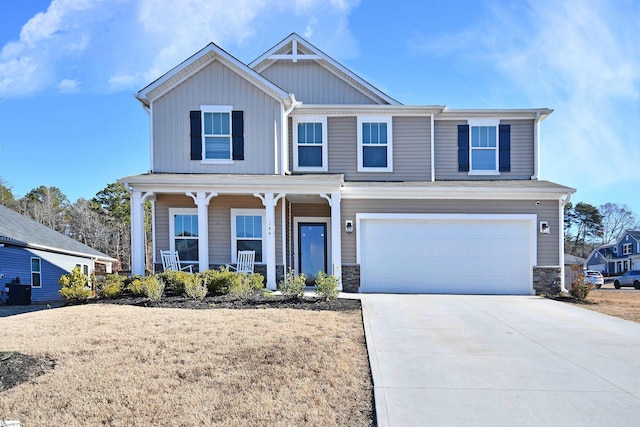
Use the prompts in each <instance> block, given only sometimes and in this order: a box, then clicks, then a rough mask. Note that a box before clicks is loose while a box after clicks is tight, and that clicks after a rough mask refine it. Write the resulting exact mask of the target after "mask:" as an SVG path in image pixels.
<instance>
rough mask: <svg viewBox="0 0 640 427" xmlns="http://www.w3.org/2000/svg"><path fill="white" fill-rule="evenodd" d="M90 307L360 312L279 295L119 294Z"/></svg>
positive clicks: (351, 304)
mask: <svg viewBox="0 0 640 427" xmlns="http://www.w3.org/2000/svg"><path fill="white" fill-rule="evenodd" d="M88 303H93V304H124V305H135V306H138V307H162V308H187V309H195V310H205V309H216V308H232V309H266V308H293V309H296V310H330V311H353V310H360V307H361V306H360V300H355V299H335V300H331V301H327V300H324V299H320V298H315V297H304V298H295V297H284V296H282V295H271V296H264V295H260V294H257V295H252V296H250V297H248V298H241V297H238V296H234V295H228V294H227V295H217V296H207V297H205V298H204V299H203V300H202V301H198V300H194V299H192V298H188V297H186V296H183V295H175V294H171V293H168V292H165V296H163V297H162V299H161V300H160V301H159V302H152V301H149V299H148V298H146V297H140V296H135V295H131V294H126V293H125V294H122V295H120V296H118V297H116V298H97V299H92V300H89V301H88Z"/></svg>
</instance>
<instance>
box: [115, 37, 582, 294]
mask: <svg viewBox="0 0 640 427" xmlns="http://www.w3.org/2000/svg"><path fill="white" fill-rule="evenodd" d="M137 98H138V99H139V100H140V102H141V103H142V104H143V106H144V107H145V108H146V109H147V110H148V112H149V117H150V124H151V130H150V133H151V171H149V173H146V174H142V175H136V176H130V177H126V178H122V179H120V180H119V181H120V182H122V183H123V184H125V185H126V187H127V188H128V189H129V190H130V191H131V196H132V197H131V203H132V240H133V242H132V247H133V260H132V261H133V272H134V273H143V272H144V265H145V262H144V261H145V260H144V251H143V242H144V241H143V239H144V233H143V219H142V203H143V202H144V201H145V200H147V199H150V200H152V201H153V212H154V217H153V233H154V238H153V244H154V263H156V262H158V260H159V251H160V250H166V249H175V250H178V252H179V253H180V257H181V259H182V260H183V261H186V262H189V263H192V264H195V265H196V266H198V268H199V269H200V270H204V269H207V268H215V267H217V266H219V265H222V264H226V263H233V262H234V261H235V260H236V255H237V251H239V250H241V249H252V250H255V251H256V261H257V263H258V265H259V271H261V272H263V273H264V274H265V276H266V283H267V287H268V288H270V289H275V288H276V285H277V281H278V280H279V279H280V278H281V277H282V275H283V272H284V271H288V270H289V269H293V270H295V271H296V272H302V273H305V274H306V275H307V276H310V277H313V276H315V274H316V273H317V272H318V271H320V270H322V271H326V272H328V273H333V274H335V275H337V276H339V277H340V278H341V280H342V285H341V286H343V289H344V290H347V291H352V292H358V291H360V292H435V293H438V292H440V293H480V294H482V293H491V294H532V293H534V292H536V291H543V290H544V291H550V290H559V288H560V286H561V284H562V277H563V273H562V268H563V259H562V258H563V236H562V230H563V203H565V202H566V201H568V199H569V198H570V196H571V194H572V193H573V192H574V191H575V190H573V189H571V188H568V187H564V186H561V185H558V184H554V183H551V182H548V181H543V180H540V179H539V177H538V175H539V168H540V165H539V146H540V132H539V129H540V123H541V122H542V121H543V120H544V119H545V118H546V117H547V116H548V115H549V114H551V112H552V110H550V109H547V108H533V109H509V110H498V109H496V110H493V109H491V110H486V109H485V110H454V109H449V108H447V107H446V106H442V105H426V106H421V105H402V104H400V103H399V102H398V101H396V100H395V99H393V98H391V97H390V96H388V95H387V94H385V93H383V92H382V91H380V90H379V89H377V88H376V87H374V86H372V85H371V84H369V83H368V82H366V81H365V80H363V79H362V78H360V77H359V76H357V75H356V74H355V73H353V72H352V71H350V70H349V69H347V68H345V67H344V66H343V65H341V64H340V63H338V62H336V61H335V60H334V59H332V58H330V57H329V56H328V55H326V54H325V53H323V52H322V51H321V50H319V49H318V48H316V47H315V46H313V45H312V44H311V43H309V42H308V41H307V40H305V39H303V38H302V37H300V36H298V35H297V34H291V35H290V36H289V37H287V38H286V39H284V40H282V41H281V42H280V43H278V44H277V45H275V46H274V47H273V48H271V49H270V50H269V51H267V52H265V53H264V54H263V55H262V56H260V57H259V58H257V59H256V60H255V61H253V62H251V63H250V64H244V63H242V62H240V61H239V60H237V59H236V58H234V57H233V56H232V55H230V54H229V53H227V52H225V51H224V50H223V49H221V48H220V47H218V46H216V45H215V44H209V45H208V46H206V47H205V48H204V49H202V50H200V51H199V52H197V53H196V54H195V55H193V56H191V57H190V58H188V59H186V60H185V61H184V62H183V63H181V64H179V65H178V66H176V67H175V68H173V69H172V70H170V71H169V72H167V73H166V74H165V75H163V76H162V77H160V78H159V79H158V80H156V81H154V82H153V83H151V84H150V85H148V86H147V87H145V88H144V89H142V90H140V92H138V94H137Z"/></svg>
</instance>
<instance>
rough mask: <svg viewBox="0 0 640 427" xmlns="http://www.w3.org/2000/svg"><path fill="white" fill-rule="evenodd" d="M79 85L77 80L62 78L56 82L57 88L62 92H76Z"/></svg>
mask: <svg viewBox="0 0 640 427" xmlns="http://www.w3.org/2000/svg"><path fill="white" fill-rule="evenodd" d="M79 87H80V82H78V81H77V80H71V79H63V80H61V81H60V83H58V89H59V90H60V92H62V93H71V92H76V91H77V90H78V88H79Z"/></svg>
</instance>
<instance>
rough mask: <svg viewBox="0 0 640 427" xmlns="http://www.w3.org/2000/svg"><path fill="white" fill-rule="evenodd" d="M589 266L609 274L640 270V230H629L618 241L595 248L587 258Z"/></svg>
mask: <svg viewBox="0 0 640 427" xmlns="http://www.w3.org/2000/svg"><path fill="white" fill-rule="evenodd" d="M587 268H588V269H589V270H597V271H601V272H603V273H608V274H621V273H624V272H625V271H627V270H640V230H628V231H626V232H625V233H624V234H623V235H622V236H621V237H620V238H619V239H618V241H617V242H615V243H611V244H608V245H602V246H599V247H597V248H595V249H594V250H593V251H591V253H590V254H589V257H588V258H587Z"/></svg>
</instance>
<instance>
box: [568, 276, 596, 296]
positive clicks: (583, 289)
mask: <svg viewBox="0 0 640 427" xmlns="http://www.w3.org/2000/svg"><path fill="white" fill-rule="evenodd" d="M592 289H593V285H592V284H591V283H585V281H584V276H583V275H582V274H580V275H579V276H578V278H577V279H576V281H575V282H573V283H572V284H571V290H570V292H571V296H572V297H574V298H575V299H576V300H577V301H580V302H583V301H585V300H586V299H587V296H588V295H589V292H591V290H592Z"/></svg>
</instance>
